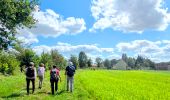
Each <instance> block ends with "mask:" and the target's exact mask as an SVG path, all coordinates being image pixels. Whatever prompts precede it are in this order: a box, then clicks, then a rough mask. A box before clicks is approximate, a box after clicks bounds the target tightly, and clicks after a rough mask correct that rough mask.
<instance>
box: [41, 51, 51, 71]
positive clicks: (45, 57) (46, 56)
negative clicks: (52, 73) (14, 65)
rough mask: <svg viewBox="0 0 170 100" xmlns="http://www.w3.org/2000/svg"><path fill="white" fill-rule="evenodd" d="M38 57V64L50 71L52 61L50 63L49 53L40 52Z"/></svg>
mask: <svg viewBox="0 0 170 100" xmlns="http://www.w3.org/2000/svg"><path fill="white" fill-rule="evenodd" d="M40 57H41V60H40V62H41V63H43V64H44V65H45V67H46V69H47V68H49V69H50V68H51V66H52V65H53V61H52V57H51V55H50V53H45V52H42V53H41V56H40Z"/></svg>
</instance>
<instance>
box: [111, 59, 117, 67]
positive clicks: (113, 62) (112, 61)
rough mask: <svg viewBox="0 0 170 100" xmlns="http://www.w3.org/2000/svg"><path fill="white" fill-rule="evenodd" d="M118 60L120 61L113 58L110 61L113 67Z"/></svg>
mask: <svg viewBox="0 0 170 100" xmlns="http://www.w3.org/2000/svg"><path fill="white" fill-rule="evenodd" d="M117 62H118V61H117V60H116V59H112V60H111V61H110V63H111V67H113V66H114V65H115V64H116V63H117Z"/></svg>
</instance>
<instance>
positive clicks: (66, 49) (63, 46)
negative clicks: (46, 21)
mask: <svg viewBox="0 0 170 100" xmlns="http://www.w3.org/2000/svg"><path fill="white" fill-rule="evenodd" d="M52 49H56V50H58V51H59V52H60V53H68V54H72V53H73V54H74V53H75V54H78V53H79V52H80V51H84V52H86V53H95V54H98V53H99V54H100V53H113V51H114V50H113V48H100V47H97V46H96V44H92V45H71V44H68V43H62V42H58V43H57V45H55V46H45V45H42V46H35V47H34V48H33V50H34V51H36V52H37V53H38V54H40V53H41V52H43V51H47V52H48V51H50V50H52Z"/></svg>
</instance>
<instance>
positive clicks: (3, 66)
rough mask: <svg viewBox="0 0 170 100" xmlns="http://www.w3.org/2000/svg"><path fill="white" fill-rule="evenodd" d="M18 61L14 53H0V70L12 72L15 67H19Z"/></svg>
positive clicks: (5, 72)
mask: <svg viewBox="0 0 170 100" xmlns="http://www.w3.org/2000/svg"><path fill="white" fill-rule="evenodd" d="M19 65H20V62H19V61H18V60H17V59H16V58H15V56H14V55H12V54H9V53H7V52H1V53H0V72H1V73H3V74H14V71H15V69H17V68H19Z"/></svg>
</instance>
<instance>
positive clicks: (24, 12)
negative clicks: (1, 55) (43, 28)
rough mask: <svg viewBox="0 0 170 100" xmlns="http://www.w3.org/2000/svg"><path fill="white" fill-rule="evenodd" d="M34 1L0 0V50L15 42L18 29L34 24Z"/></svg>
mask: <svg viewBox="0 0 170 100" xmlns="http://www.w3.org/2000/svg"><path fill="white" fill-rule="evenodd" d="M36 4H37V1H36V0H0V50H3V49H7V48H8V46H9V45H12V43H13V42H14V41H15V34H16V33H17V32H16V30H17V29H18V28H21V27H22V28H23V27H29V28H31V27H32V25H33V24H35V20H34V19H33V17H32V12H33V11H34V6H35V5H36Z"/></svg>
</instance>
